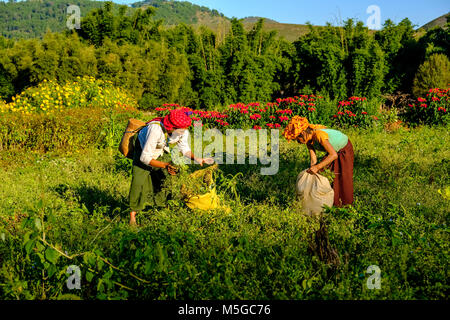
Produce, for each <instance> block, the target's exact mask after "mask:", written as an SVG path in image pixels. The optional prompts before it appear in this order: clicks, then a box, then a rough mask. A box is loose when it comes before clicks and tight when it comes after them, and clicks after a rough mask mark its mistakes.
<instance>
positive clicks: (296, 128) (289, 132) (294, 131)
mask: <svg viewBox="0 0 450 320" xmlns="http://www.w3.org/2000/svg"><path fill="white" fill-rule="evenodd" d="M307 128H311V129H325V128H326V127H325V126H323V125H320V124H311V123H309V122H308V119H306V118H305V117H300V116H295V117H293V118H292V119H291V121H290V122H289V124H288V125H287V127H286V129H284V132H283V135H284V137H285V138H286V139H287V140H295V139H297V137H298V136H299V135H300V134H301V133H302V132H303V131H305V130H306V129H307Z"/></svg>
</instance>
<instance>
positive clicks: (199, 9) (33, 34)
mask: <svg viewBox="0 0 450 320" xmlns="http://www.w3.org/2000/svg"><path fill="white" fill-rule="evenodd" d="M69 4H73V5H78V6H79V7H80V9H81V17H83V16H85V15H86V14H87V13H88V12H89V11H90V10H92V9H95V8H100V7H102V6H103V5H104V1H94V0H73V1H69V0H28V1H20V2H0V35H2V36H4V37H6V38H41V37H42V36H43V35H44V34H45V32H46V31H47V30H50V31H52V32H61V31H63V30H65V29H66V28H67V27H66V20H67V17H68V15H67V12H66V10H67V9H66V8H67V6H68V5H69ZM119 6H120V5H119V4H114V7H115V8H116V9H117V8H118V7H119ZM148 6H153V7H155V8H156V9H157V10H156V13H155V16H154V18H155V19H156V20H159V19H162V20H163V21H164V25H166V26H168V27H171V26H175V25H178V24H180V23H185V24H188V25H192V26H194V28H199V27H200V26H206V27H208V28H210V29H212V30H213V31H214V32H216V33H217V35H218V37H219V39H220V38H223V37H224V35H225V34H226V33H227V32H228V31H229V29H230V26H231V23H230V19H229V18H228V17H225V16H224V15H223V13H220V12H218V11H217V10H215V9H212V8H207V7H204V6H199V5H195V4H192V3H190V2H187V1H170V0H147V1H141V2H135V3H133V4H131V6H130V7H129V10H128V12H129V13H131V12H132V11H133V10H137V9H138V8H146V7H148ZM449 15H450V14H446V15H442V16H441V17H439V18H436V19H434V20H433V21H430V22H429V23H427V24H425V25H424V26H422V28H423V29H424V30H428V29H430V28H432V27H434V26H437V25H438V26H444V25H445V23H446V22H447V19H446V17H447V16H449ZM259 18H260V17H247V18H244V19H242V21H243V24H244V27H245V29H246V30H247V31H248V30H250V29H251V28H252V27H253V26H254V24H255V23H256V22H257V21H258V19H259ZM264 30H265V31H270V30H275V31H277V34H278V36H280V37H284V38H285V39H286V40H288V41H295V40H297V39H298V38H299V37H300V36H302V35H304V34H306V33H307V32H308V27H307V26H306V25H300V24H288V23H279V22H277V21H274V20H271V19H265V23H264Z"/></svg>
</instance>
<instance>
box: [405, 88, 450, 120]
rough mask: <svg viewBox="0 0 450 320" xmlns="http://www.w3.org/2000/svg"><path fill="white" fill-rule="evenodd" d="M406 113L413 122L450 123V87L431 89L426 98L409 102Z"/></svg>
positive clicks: (406, 116) (407, 118)
mask: <svg viewBox="0 0 450 320" xmlns="http://www.w3.org/2000/svg"><path fill="white" fill-rule="evenodd" d="M408 106H409V109H408V110H407V111H406V113H405V115H404V116H405V118H406V121H408V122H409V123H411V124H428V125H448V124H449V123H450V116H449V110H450V97H449V89H439V88H433V89H429V90H428V93H427V94H426V98H423V97H419V98H417V100H416V102H415V103H412V104H409V105H408Z"/></svg>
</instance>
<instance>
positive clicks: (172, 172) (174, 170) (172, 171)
mask: <svg viewBox="0 0 450 320" xmlns="http://www.w3.org/2000/svg"><path fill="white" fill-rule="evenodd" d="M166 169H167V172H169V174H170V175H171V176H174V175H176V174H177V172H178V169H177V168H176V167H175V166H173V165H171V164H170V163H168V164H167V166H166Z"/></svg>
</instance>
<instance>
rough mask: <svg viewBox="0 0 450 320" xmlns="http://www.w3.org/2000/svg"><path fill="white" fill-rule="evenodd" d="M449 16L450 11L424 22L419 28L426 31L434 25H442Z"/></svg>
mask: <svg viewBox="0 0 450 320" xmlns="http://www.w3.org/2000/svg"><path fill="white" fill-rule="evenodd" d="M449 18H450V12H449V13H446V14H443V15H442V16H440V17H439V18H436V19H434V20H432V21H430V22H428V23H427V24H424V25H423V26H422V27H420V29H425V30H426V31H427V30H429V29H432V28H434V27H436V26H439V27H444V26H445V25H446V23H447V19H449Z"/></svg>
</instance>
